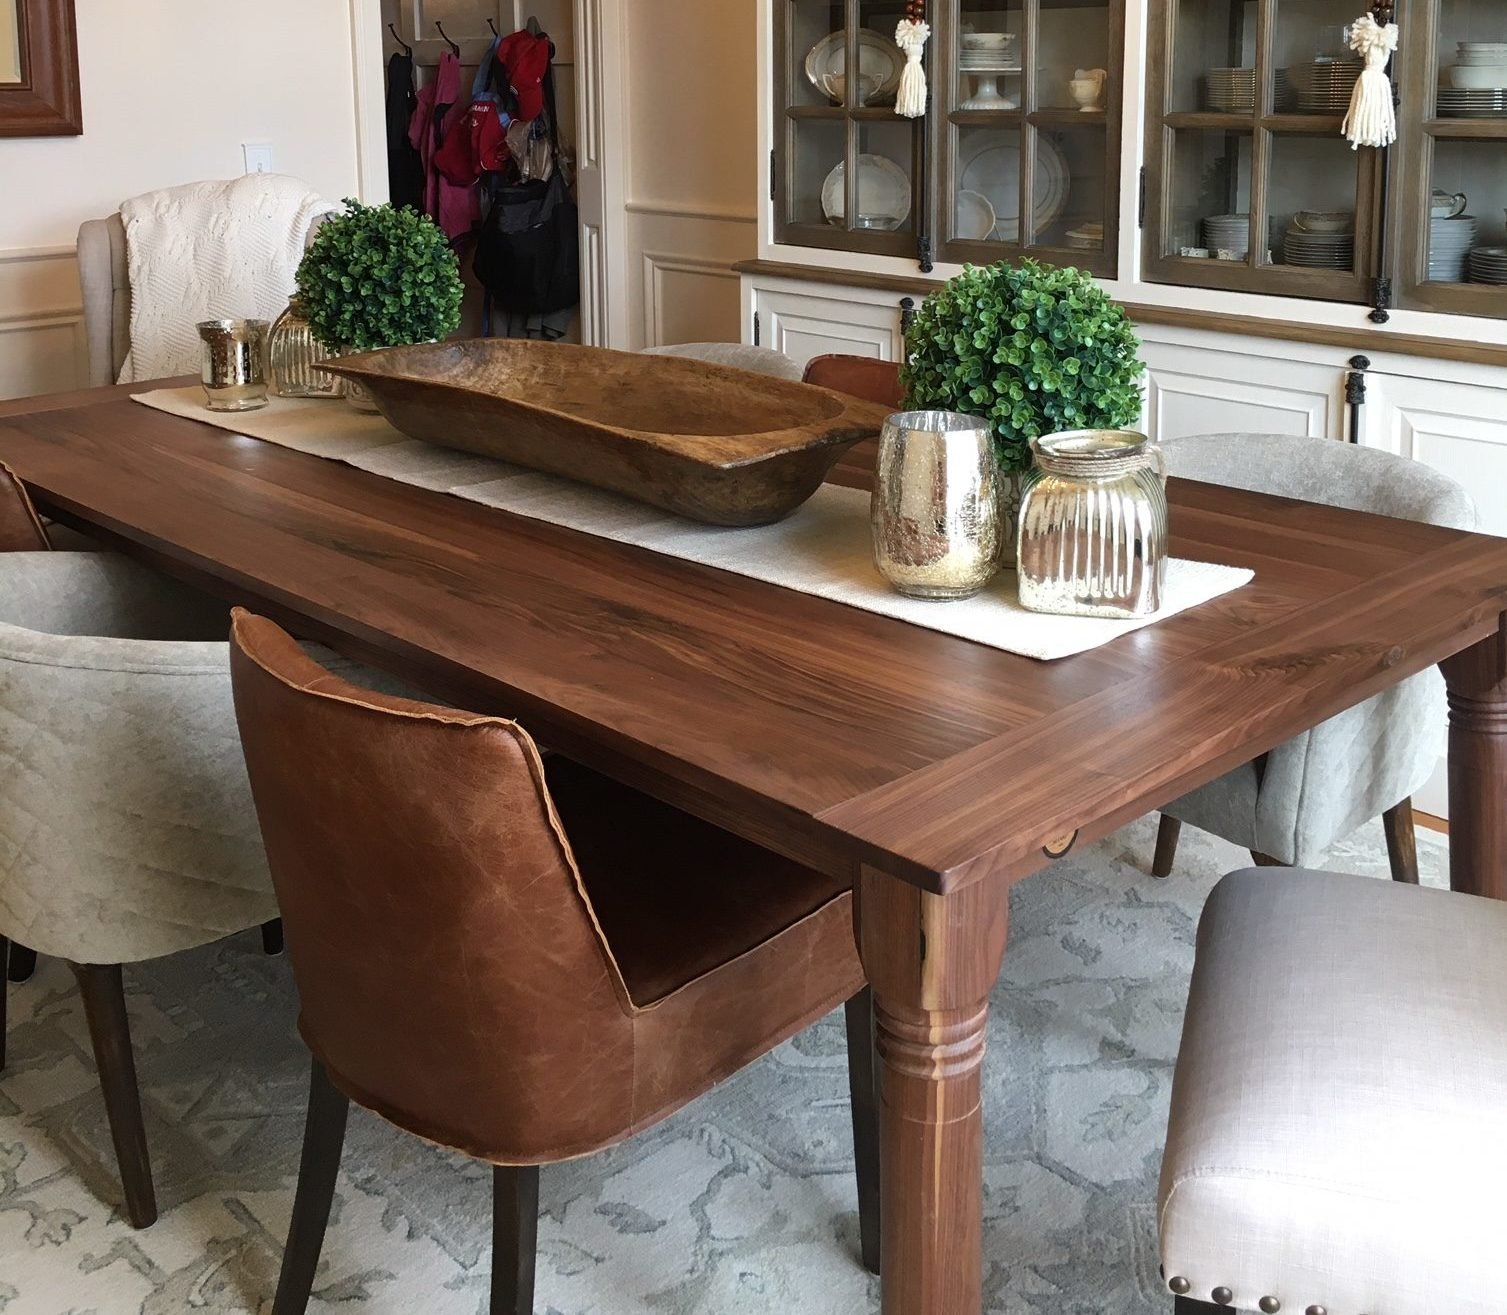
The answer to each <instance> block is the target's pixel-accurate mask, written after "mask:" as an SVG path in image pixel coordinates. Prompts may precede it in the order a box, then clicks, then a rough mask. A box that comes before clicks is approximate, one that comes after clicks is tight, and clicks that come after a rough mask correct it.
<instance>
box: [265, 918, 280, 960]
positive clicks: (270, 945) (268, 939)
mask: <svg viewBox="0 0 1507 1315" xmlns="http://www.w3.org/2000/svg"><path fill="white" fill-rule="evenodd" d="M282 952H283V920H282V919H281V918H273V919H272V921H271V922H264V923H262V953H263V954H281V953H282Z"/></svg>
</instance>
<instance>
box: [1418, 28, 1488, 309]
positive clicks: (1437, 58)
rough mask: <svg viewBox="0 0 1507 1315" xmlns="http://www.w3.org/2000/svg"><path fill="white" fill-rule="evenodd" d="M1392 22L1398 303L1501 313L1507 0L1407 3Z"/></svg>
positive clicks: (1423, 307)
mask: <svg viewBox="0 0 1507 1315" xmlns="http://www.w3.org/2000/svg"><path fill="white" fill-rule="evenodd" d="M1398 21H1399V23H1400V24H1401V26H1402V40H1403V43H1404V44H1403V47H1402V50H1403V51H1405V52H1406V57H1405V58H1402V57H1401V56H1400V57H1399V63H1400V64H1401V65H1402V77H1401V83H1402V110H1401V112H1400V114H1399V128H1400V131H1399V141H1398V145H1397V147H1396V148H1395V153H1396V154H1397V156H1398V157H1399V164H1400V168H1399V170H1398V175H1397V180H1396V181H1397V183H1398V187H1397V188H1396V190H1395V193H1394V197H1393V204H1392V211H1393V213H1392V220H1393V243H1394V248H1395V252H1396V264H1397V268H1398V272H1399V275H1400V279H1399V282H1400V287H1399V289H1398V291H1399V301H1400V304H1401V305H1404V306H1416V307H1418V308H1420V309H1424V310H1433V311H1445V312H1454V313H1457V314H1464V315H1481V316H1498V317H1504V316H1507V286H1504V285H1507V4H1503V3H1502V0H1408V3H1406V4H1404V5H1401V6H1399V13H1398Z"/></svg>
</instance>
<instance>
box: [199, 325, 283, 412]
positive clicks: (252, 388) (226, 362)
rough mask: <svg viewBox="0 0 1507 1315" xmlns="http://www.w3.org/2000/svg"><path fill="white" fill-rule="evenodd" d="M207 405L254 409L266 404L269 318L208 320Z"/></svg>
mask: <svg viewBox="0 0 1507 1315" xmlns="http://www.w3.org/2000/svg"><path fill="white" fill-rule="evenodd" d="M197 327H198V330H199V337H200V338H202V339H203V340H204V356H203V370H202V372H201V375H200V377H201V378H202V379H203V381H204V395H205V397H206V398H207V399H208V401H207V402H206V403H205V405H206V406H207V407H208V408H209V410H211V411H255V410H256V409H257V408H258V407H262V406H266V405H267V367H266V350H267V327H268V326H267V321H266V320H205V321H204V322H203V323H201V324H199V325H198V326H197Z"/></svg>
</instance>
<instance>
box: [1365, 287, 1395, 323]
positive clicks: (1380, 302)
mask: <svg viewBox="0 0 1507 1315" xmlns="http://www.w3.org/2000/svg"><path fill="white" fill-rule="evenodd" d="M1391 308H1392V280H1391V279H1389V278H1376V279H1372V280H1371V315H1370V320H1371V323H1372V324H1385V323H1386V322H1387V321H1388V320H1390V319H1391V318H1392V317H1391V316H1390V315H1389V314H1388V313H1387V312H1388V311H1389V310H1391Z"/></svg>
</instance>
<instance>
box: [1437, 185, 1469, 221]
mask: <svg viewBox="0 0 1507 1315" xmlns="http://www.w3.org/2000/svg"><path fill="white" fill-rule="evenodd" d="M1469 204H1470V201H1469V200H1468V199H1467V198H1466V196H1465V193H1464V192H1456V193H1455V194H1454V195H1453V196H1451V195H1450V194H1449V193H1448V192H1444V191H1440V190H1439V188H1437V187H1436V188H1435V189H1434V193H1433V195H1432V196H1431V197H1430V198H1429V217H1430V218H1431V219H1455V218H1457V217H1459V216H1460V215H1463V214H1464V213H1465V207H1466V206H1468V205H1469Z"/></svg>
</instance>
